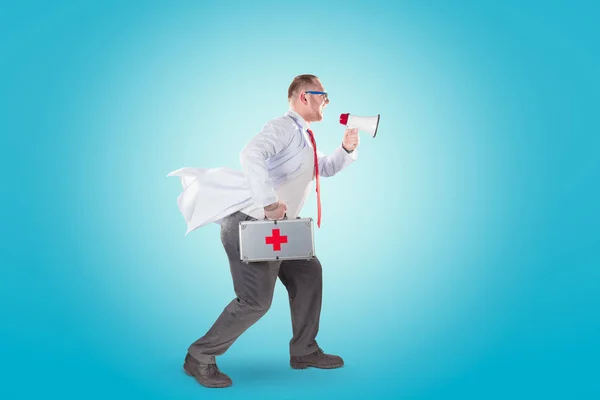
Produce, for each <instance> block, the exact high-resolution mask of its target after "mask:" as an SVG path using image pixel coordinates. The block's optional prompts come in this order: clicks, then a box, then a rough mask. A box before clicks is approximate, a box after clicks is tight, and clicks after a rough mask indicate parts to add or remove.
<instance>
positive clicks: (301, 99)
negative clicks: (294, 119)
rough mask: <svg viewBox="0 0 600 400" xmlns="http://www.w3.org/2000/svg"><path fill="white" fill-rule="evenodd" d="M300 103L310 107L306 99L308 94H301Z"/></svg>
mask: <svg viewBox="0 0 600 400" xmlns="http://www.w3.org/2000/svg"><path fill="white" fill-rule="evenodd" d="M300 101H301V102H302V103H303V104H307V105H308V99H307V98H306V93H304V92H302V93H300Z"/></svg>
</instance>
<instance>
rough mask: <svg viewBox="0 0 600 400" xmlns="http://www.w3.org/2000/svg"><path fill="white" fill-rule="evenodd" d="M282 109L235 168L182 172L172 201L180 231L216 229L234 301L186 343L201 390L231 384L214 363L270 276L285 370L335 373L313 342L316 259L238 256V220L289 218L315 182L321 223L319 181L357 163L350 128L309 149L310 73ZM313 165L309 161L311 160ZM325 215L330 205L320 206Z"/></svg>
mask: <svg viewBox="0 0 600 400" xmlns="http://www.w3.org/2000/svg"><path fill="white" fill-rule="evenodd" d="M288 101H289V104H290V108H289V110H288V111H287V112H286V113H285V114H284V115H283V116H281V117H279V118H275V119H273V120H271V121H269V122H267V123H266V124H265V126H264V127H263V129H262V131H261V132H259V133H258V134H257V135H255V136H254V137H253V138H252V139H251V140H250V142H249V143H248V144H247V145H246V146H245V147H244V149H243V150H242V152H241V155H240V162H241V165H242V171H240V172H238V171H233V170H230V169H226V168H214V169H197V168H181V169H179V170H177V171H173V172H172V173H170V174H169V176H179V177H180V178H181V182H182V185H183V192H182V193H181V195H180V196H179V198H178V205H179V209H180V211H181V213H182V214H183V216H184V218H185V220H186V222H187V232H186V234H187V233H189V232H191V231H192V230H194V229H197V228H199V227H201V226H203V225H206V224H208V223H212V222H216V223H219V224H220V225H221V241H222V243H223V247H224V249H225V252H226V254H227V256H228V259H229V265H230V270H231V276H232V279H233V285H234V290H235V293H236V298H235V299H233V300H232V301H231V302H230V303H229V304H228V305H227V306H226V307H225V309H224V310H223V312H222V313H221V315H220V316H219V317H218V319H217V320H216V322H215V323H214V325H213V326H212V327H211V328H210V329H209V330H208V332H207V333H206V334H205V335H204V336H203V337H201V338H200V339H198V340H197V341H196V342H194V343H192V344H191V345H190V347H189V349H188V354H187V355H186V357H185V362H184V370H185V372H186V373H187V374H188V375H191V376H193V377H195V378H196V380H198V382H200V384H202V385H204V386H206V387H227V386H231V384H232V381H231V379H230V378H229V377H228V376H227V375H225V374H224V373H222V372H221V371H220V370H219V368H218V367H217V365H216V360H215V357H216V356H219V355H222V354H223V353H225V351H226V350H227V349H228V348H229V347H230V346H231V345H232V344H233V343H234V341H235V340H236V339H237V338H238V337H239V336H240V335H241V334H242V333H243V332H245V331H246V330H247V329H248V328H249V327H250V326H252V325H253V324H254V323H255V322H256V321H258V320H259V319H260V318H261V317H262V316H263V315H265V313H266V312H267V311H268V310H269V307H270V306H271V301H272V298H273V292H274V288H275V283H276V280H277V278H279V279H280V280H281V282H282V283H283V284H284V286H285V287H286V289H287V291H288V294H289V302H290V309H291V316H292V330H293V337H292V339H291V340H290V344H289V351H290V365H291V367H292V368H295V369H302V368H307V367H316V368H339V367H341V366H342V365H343V364H344V362H343V360H342V358H341V357H338V356H335V355H330V354H326V353H324V352H323V351H322V350H321V348H320V347H319V345H318V344H317V342H316V336H317V333H318V330H319V319H320V313H321V299H322V273H321V264H320V262H319V260H318V258H314V259H312V260H310V261H307V260H286V261H276V262H253V263H248V264H245V263H242V262H241V261H240V252H239V232H238V225H239V223H240V221H248V220H255V219H263V218H265V217H266V218H268V219H271V220H276V219H282V218H284V216H285V215H286V214H287V217H288V218H296V217H297V216H298V214H299V213H300V211H301V209H302V206H303V205H304V202H305V200H306V198H307V197H308V195H309V193H310V190H311V187H312V181H313V180H314V181H315V184H316V189H317V202H318V204H317V205H318V214H319V215H318V221H317V224H318V225H319V226H320V224H321V204H320V195H319V194H320V181H319V178H320V177H330V176H333V175H335V174H337V173H338V172H340V171H341V170H342V169H344V168H346V167H347V166H348V165H349V164H351V163H352V162H354V161H355V160H356V156H357V151H356V148H357V146H358V144H359V136H358V130H357V129H347V130H346V131H345V133H344V138H343V141H342V143H341V144H340V146H338V147H337V148H336V149H335V150H334V151H333V152H332V153H331V154H329V155H324V154H323V153H322V152H321V151H320V150H319V149H318V148H317V144H316V136H318V135H316V134H315V132H313V131H312V129H311V125H310V124H311V123H312V122H318V121H321V120H322V119H323V110H324V108H325V107H326V106H327V104H329V98H328V96H327V93H326V92H325V89H324V87H323V85H322V84H321V81H320V80H319V78H318V77H316V76H314V75H299V76H297V77H295V78H294V80H293V81H292V83H291V84H290V86H289V89H288ZM315 160H316V162H315ZM324 209H325V210H327V209H328V210H332V209H333V207H329V208H327V207H324Z"/></svg>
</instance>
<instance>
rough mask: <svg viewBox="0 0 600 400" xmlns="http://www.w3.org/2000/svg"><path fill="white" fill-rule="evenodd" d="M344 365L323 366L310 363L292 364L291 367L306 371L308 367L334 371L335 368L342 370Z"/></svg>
mask: <svg viewBox="0 0 600 400" xmlns="http://www.w3.org/2000/svg"><path fill="white" fill-rule="evenodd" d="M343 365H344V363H343V362H342V363H339V364H331V365H323V364H315V363H309V362H291V363H290V366H291V367H292V368H293V369H306V368H308V367H314V368H320V369H334V368H340V367H342V366H343Z"/></svg>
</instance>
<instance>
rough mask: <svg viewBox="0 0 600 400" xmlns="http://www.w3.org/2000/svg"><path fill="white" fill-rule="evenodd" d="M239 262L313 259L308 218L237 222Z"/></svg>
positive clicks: (312, 230) (311, 232)
mask: <svg viewBox="0 0 600 400" xmlns="http://www.w3.org/2000/svg"><path fill="white" fill-rule="evenodd" d="M239 229H240V259H241V261H243V262H246V263H249V262H257V261H278V260H310V259H312V258H314V257H315V240H314V226H313V219H312V218H299V217H298V218H296V219H281V220H276V221H272V220H257V221H242V222H240V228H239Z"/></svg>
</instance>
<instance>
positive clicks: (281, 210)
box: [264, 201, 287, 220]
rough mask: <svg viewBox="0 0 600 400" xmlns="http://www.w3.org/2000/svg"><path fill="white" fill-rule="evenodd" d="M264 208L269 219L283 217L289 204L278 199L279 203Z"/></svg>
mask: <svg viewBox="0 0 600 400" xmlns="http://www.w3.org/2000/svg"><path fill="white" fill-rule="evenodd" d="M264 210H265V217H267V219H270V220H274V219H283V217H284V216H285V212H286V211H287V206H286V204H285V203H283V202H281V201H278V202H277V203H273V204H271V205H268V206H266V207H265V208H264Z"/></svg>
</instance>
